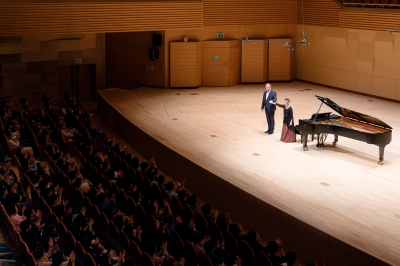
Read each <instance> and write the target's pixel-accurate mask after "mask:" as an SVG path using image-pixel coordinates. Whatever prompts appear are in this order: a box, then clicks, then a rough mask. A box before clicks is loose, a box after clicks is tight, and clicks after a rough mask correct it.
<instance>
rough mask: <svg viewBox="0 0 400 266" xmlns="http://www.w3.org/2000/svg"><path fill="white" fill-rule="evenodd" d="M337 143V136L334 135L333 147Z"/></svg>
mask: <svg viewBox="0 0 400 266" xmlns="http://www.w3.org/2000/svg"><path fill="white" fill-rule="evenodd" d="M337 142H338V135H337V134H335V139H334V140H333V146H336V143H337Z"/></svg>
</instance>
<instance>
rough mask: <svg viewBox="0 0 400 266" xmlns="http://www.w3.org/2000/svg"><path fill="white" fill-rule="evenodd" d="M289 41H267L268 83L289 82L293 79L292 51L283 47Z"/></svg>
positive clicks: (293, 62)
mask: <svg viewBox="0 0 400 266" xmlns="http://www.w3.org/2000/svg"><path fill="white" fill-rule="evenodd" d="M286 41H289V42H291V41H292V40H291V39H269V51H268V55H269V58H268V81H289V80H293V79H294V78H295V71H294V67H295V61H294V60H295V58H294V51H290V50H287V49H285V48H284V47H283V45H284V43H285V42H286Z"/></svg>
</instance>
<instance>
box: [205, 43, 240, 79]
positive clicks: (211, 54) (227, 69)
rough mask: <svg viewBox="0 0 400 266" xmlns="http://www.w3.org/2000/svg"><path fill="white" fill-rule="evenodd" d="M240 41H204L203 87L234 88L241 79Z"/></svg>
mask: <svg viewBox="0 0 400 266" xmlns="http://www.w3.org/2000/svg"><path fill="white" fill-rule="evenodd" d="M238 60H239V41H238V40H217V41H203V44H202V74H201V79H202V82H201V84H202V86H233V85H236V84H237V82H238V77H239V62H238Z"/></svg>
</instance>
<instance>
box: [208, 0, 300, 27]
mask: <svg viewBox="0 0 400 266" xmlns="http://www.w3.org/2000/svg"><path fill="white" fill-rule="evenodd" d="M285 3H286V5H285ZM286 11H287V12H286ZM286 13H287V16H286ZM203 17H204V18H203V25H204V26H212V25H232V26H233V25H244V24H245V21H246V24H249V25H252V24H285V23H288V24H295V23H296V20H297V0H286V1H283V0H279V1H277V0H203Z"/></svg>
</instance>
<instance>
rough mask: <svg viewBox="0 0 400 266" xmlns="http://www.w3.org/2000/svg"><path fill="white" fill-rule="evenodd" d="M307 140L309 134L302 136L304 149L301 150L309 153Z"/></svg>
mask: <svg viewBox="0 0 400 266" xmlns="http://www.w3.org/2000/svg"><path fill="white" fill-rule="evenodd" d="M307 138H308V134H301V140H302V142H303V147H302V148H301V150H302V151H308V146H307Z"/></svg>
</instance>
